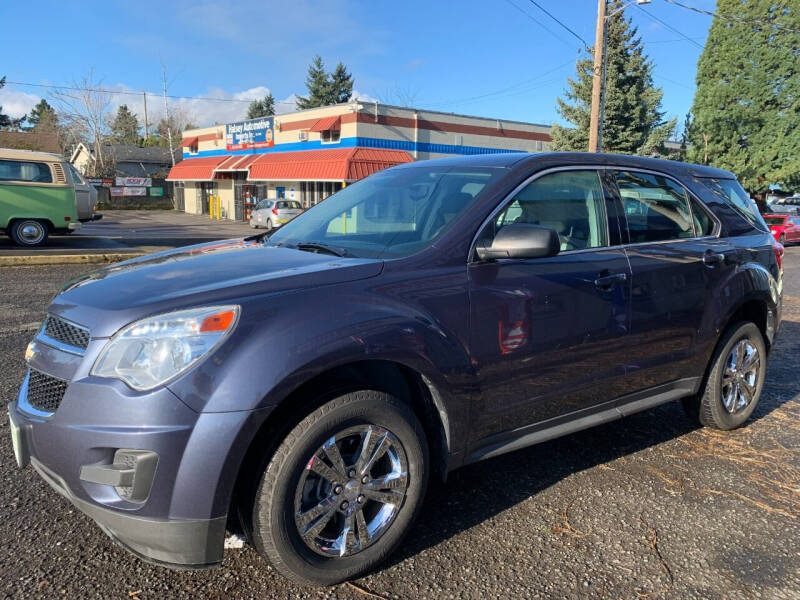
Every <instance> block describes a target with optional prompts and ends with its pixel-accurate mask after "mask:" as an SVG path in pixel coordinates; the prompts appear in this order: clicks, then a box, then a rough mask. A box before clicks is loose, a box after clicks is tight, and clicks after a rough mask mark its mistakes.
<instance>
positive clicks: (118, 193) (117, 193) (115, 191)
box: [111, 187, 125, 196]
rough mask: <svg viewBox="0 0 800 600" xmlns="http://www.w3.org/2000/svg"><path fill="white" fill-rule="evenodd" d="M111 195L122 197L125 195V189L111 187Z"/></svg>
mask: <svg viewBox="0 0 800 600" xmlns="http://www.w3.org/2000/svg"><path fill="white" fill-rule="evenodd" d="M111 195H112V196H124V195H125V188H124V187H112V188H111Z"/></svg>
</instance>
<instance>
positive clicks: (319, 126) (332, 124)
mask: <svg viewBox="0 0 800 600" xmlns="http://www.w3.org/2000/svg"><path fill="white" fill-rule="evenodd" d="M340 121H341V118H340V117H339V116H334V117H325V118H324V119H318V120H317V122H316V123H314V124H313V125H312V126H311V129H309V131H330V130H331V129H339V128H340V127H341V126H340V125H339V123H340Z"/></svg>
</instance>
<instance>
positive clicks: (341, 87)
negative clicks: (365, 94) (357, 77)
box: [330, 62, 353, 104]
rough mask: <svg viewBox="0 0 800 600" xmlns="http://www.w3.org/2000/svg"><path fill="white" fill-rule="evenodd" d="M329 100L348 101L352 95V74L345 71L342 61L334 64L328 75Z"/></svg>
mask: <svg viewBox="0 0 800 600" xmlns="http://www.w3.org/2000/svg"><path fill="white" fill-rule="evenodd" d="M330 82H331V86H330V87H331V100H332V103H333V104H340V103H342V102H348V101H349V100H350V96H352V95H353V76H352V74H350V73H348V72H347V67H345V66H344V64H343V63H341V62H340V63H339V64H338V65H336V69H334V71H333V73H331V75H330Z"/></svg>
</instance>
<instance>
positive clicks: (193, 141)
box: [181, 137, 197, 148]
mask: <svg viewBox="0 0 800 600" xmlns="http://www.w3.org/2000/svg"><path fill="white" fill-rule="evenodd" d="M181 146H183V147H184V148H191V147H192V146H197V137H190V138H183V141H182V142H181Z"/></svg>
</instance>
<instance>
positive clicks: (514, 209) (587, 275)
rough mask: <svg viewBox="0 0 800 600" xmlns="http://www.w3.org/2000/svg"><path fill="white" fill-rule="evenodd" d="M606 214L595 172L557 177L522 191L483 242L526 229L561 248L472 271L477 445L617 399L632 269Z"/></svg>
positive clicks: (475, 266) (476, 266) (472, 267)
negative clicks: (550, 237)
mask: <svg viewBox="0 0 800 600" xmlns="http://www.w3.org/2000/svg"><path fill="white" fill-rule="evenodd" d="M605 205H606V198H605V195H604V191H603V188H602V186H601V185H600V180H599V177H598V173H597V172H596V171H593V170H591V171H587V170H582V171H575V172H572V171H565V172H558V173H553V174H549V175H545V176H543V177H541V178H539V179H536V180H535V181H534V182H533V183H531V184H530V185H529V186H527V187H526V188H524V189H523V190H522V191H520V192H519V194H518V195H517V196H516V197H515V198H514V199H512V201H511V202H509V204H508V205H507V206H506V207H505V208H504V209H503V210H501V211H500V213H499V214H498V216H497V217H495V218H494V219H493V220H492V221H491V222H490V223H489V225H488V226H487V228H486V230H484V231H483V232H482V233H481V235H480V236H479V238H480V239H481V240H483V239H484V238H493V237H494V235H495V234H496V232H497V231H498V230H499V229H500V228H502V227H503V226H504V225H505V224H508V223H514V222H516V223H520V222H523V223H533V224H537V225H544V226H548V227H551V228H553V229H555V230H556V231H557V232H558V233H559V236H560V239H561V241H562V244H561V252H560V253H559V254H558V255H556V256H553V257H548V258H537V259H528V260H516V259H514V260H498V261H495V262H483V263H482V262H473V263H472V264H471V265H470V268H469V276H470V311H471V318H470V328H471V344H470V347H471V351H472V361H473V364H474V365H475V368H476V370H477V373H478V376H479V387H480V390H479V397H478V401H477V402H476V405H475V410H474V413H473V440H477V439H480V438H484V437H487V436H490V435H493V434H498V433H501V432H504V431H510V430H514V429H518V428H520V427H525V426H526V425H530V424H532V423H536V422H539V421H543V420H546V419H549V418H552V417H556V416H558V415H562V414H566V413H569V412H573V411H576V410H580V409H584V408H587V407H590V406H592V405H595V404H598V403H602V402H604V401H608V400H612V399H613V398H615V397H616V396H617V395H618V393H619V389H620V388H621V386H622V379H623V376H624V372H625V369H624V364H625V360H624V357H625V337H626V335H627V331H628V326H629V319H630V315H629V301H630V270H629V266H628V260H627V258H626V256H625V253H624V251H623V250H622V249H621V248H608V247H607V246H608V239H609V233H608V223H607V217H606V213H607V211H606V206H605ZM615 226H616V225H615Z"/></svg>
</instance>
